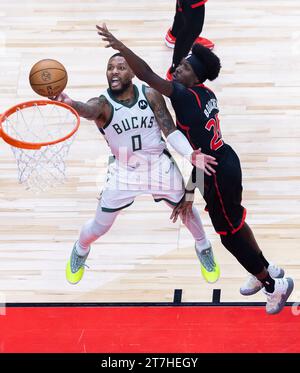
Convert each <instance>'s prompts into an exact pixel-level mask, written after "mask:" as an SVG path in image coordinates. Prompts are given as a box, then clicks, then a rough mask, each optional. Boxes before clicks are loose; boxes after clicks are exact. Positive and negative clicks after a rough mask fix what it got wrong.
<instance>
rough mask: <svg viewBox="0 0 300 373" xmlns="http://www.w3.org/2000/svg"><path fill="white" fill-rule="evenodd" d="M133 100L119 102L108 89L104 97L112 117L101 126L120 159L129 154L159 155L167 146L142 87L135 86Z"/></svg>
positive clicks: (110, 145)
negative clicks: (110, 109) (130, 102)
mask: <svg viewBox="0 0 300 373" xmlns="http://www.w3.org/2000/svg"><path fill="white" fill-rule="evenodd" d="M134 92H135V101H134V102H133V103H132V104H131V105H126V104H124V103H121V102H119V101H118V100H117V99H116V98H114V97H113V95H112V93H111V91H110V89H107V91H105V92H104V94H103V96H105V97H106V99H107V101H108V102H109V103H110V104H111V106H112V118H111V120H110V121H109V123H106V125H105V126H104V127H103V128H102V130H101V132H102V134H103V135H104V137H105V139H106V141H107V143H108V145H109V147H110V149H111V151H112V153H113V155H114V156H115V157H116V158H117V159H119V160H120V161H124V160H125V161H127V160H128V159H130V157H132V156H133V155H134V156H139V155H140V156H142V157H143V158H144V157H145V156H146V157H147V156H149V155H151V154H161V153H162V151H163V150H164V148H165V147H166V145H165V142H164V140H163V139H162V137H161V131H160V128H159V126H158V124H157V122H156V119H155V116H154V113H153V111H152V110H151V108H150V105H149V103H148V101H147V98H146V96H145V93H144V92H145V86H144V85H142V86H136V85H134Z"/></svg>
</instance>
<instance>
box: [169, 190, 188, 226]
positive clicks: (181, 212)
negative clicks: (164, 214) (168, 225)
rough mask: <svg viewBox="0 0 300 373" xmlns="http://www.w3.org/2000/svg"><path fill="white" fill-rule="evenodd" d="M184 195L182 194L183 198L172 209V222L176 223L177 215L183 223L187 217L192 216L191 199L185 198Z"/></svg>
mask: <svg viewBox="0 0 300 373" xmlns="http://www.w3.org/2000/svg"><path fill="white" fill-rule="evenodd" d="M186 196H187V195H185V196H184V198H183V200H182V201H181V202H180V203H179V204H178V205H177V206H176V207H175V208H174V209H173V211H172V214H171V216H170V219H171V220H172V221H173V223H176V221H177V219H178V216H180V217H181V220H182V222H183V224H185V223H186V221H187V220H188V218H191V217H192V216H193V211H192V208H193V201H190V200H187V198H186Z"/></svg>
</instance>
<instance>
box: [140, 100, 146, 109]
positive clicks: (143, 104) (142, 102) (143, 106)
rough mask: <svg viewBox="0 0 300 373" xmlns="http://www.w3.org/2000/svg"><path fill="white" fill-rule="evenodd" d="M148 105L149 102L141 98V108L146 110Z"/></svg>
mask: <svg viewBox="0 0 300 373" xmlns="http://www.w3.org/2000/svg"><path fill="white" fill-rule="evenodd" d="M147 107H148V103H147V101H146V100H140V101H139V108H140V109H142V110H145V109H147Z"/></svg>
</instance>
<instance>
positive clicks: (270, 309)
mask: <svg viewBox="0 0 300 373" xmlns="http://www.w3.org/2000/svg"><path fill="white" fill-rule="evenodd" d="M274 281H275V286H274V292H273V293H268V292H267V291H266V290H265V289H263V292H264V293H265V294H266V296H267V304H266V311H267V313H268V314H269V315H275V314H276V313H279V312H280V311H281V310H282V309H283V307H284V306H285V302H286V301H287V299H288V297H289V296H290V295H291V293H292V291H293V289H294V281H293V280H292V279H291V278H279V279H277V278H276V279H274Z"/></svg>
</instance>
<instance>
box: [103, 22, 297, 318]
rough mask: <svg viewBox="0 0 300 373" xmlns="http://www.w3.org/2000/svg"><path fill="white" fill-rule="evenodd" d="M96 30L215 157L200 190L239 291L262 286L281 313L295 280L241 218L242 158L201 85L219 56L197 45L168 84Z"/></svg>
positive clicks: (196, 143) (215, 69)
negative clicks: (243, 274) (243, 275)
mask: <svg viewBox="0 0 300 373" xmlns="http://www.w3.org/2000/svg"><path fill="white" fill-rule="evenodd" d="M97 28H98V33H99V35H101V36H102V37H103V40H104V41H106V42H108V45H107V46H106V47H112V48H114V49H116V50H119V51H120V53H122V55H123V56H124V57H125V59H126V60H127V62H128V64H129V66H130V67H131V69H132V70H133V71H134V73H135V75H136V76H137V77H138V78H139V79H141V80H143V81H145V82H147V83H148V84H149V85H150V87H153V88H155V89H156V90H157V91H159V92H161V93H162V94H163V95H165V96H167V97H169V98H170V99H171V102H172V106H173V108H174V110H175V113H176V119H177V125H178V128H179V129H180V130H181V131H182V132H183V133H184V134H185V135H186V137H187V139H188V140H189V142H190V143H191V145H192V146H193V147H194V149H197V148H201V150H202V151H203V152H204V153H207V154H210V155H212V156H214V157H215V158H216V159H217V162H218V166H217V167H216V173H215V174H213V175H211V176H208V175H204V190H202V191H201V192H202V194H203V197H204V199H205V201H206V204H207V206H206V208H207V210H208V212H209V216H210V218H211V221H212V224H213V226H214V228H215V230H216V231H217V233H219V235H220V238H221V242H222V244H223V245H224V246H225V248H226V249H227V250H229V251H230V252H231V253H232V254H233V255H234V256H235V257H236V259H237V260H238V261H239V262H240V263H241V265H242V266H243V267H244V268H245V269H246V270H247V271H248V272H250V274H251V276H250V278H249V280H248V282H247V283H246V284H245V285H244V286H243V287H241V289H240V292H241V293H242V294H243V295H251V294H255V293H256V292H257V291H259V290H260V289H261V288H264V289H263V290H264V292H265V293H266V295H267V304H266V311H267V313H269V314H275V313H278V312H280V311H281V309H282V308H283V307H284V305H285V302H286V300H287V299H288V297H289V296H290V294H291V292H292V290H293V287H294V284H293V280H292V279H291V278H284V277H283V276H284V271H283V269H281V268H279V267H277V266H275V265H272V264H270V263H269V262H268V261H267V259H266V258H265V257H264V255H263V253H262V251H261V250H260V248H259V246H258V244H257V242H256V240H255V238H254V235H253V233H252V231H251V229H250V227H249V226H248V225H247V223H246V222H245V218H246V210H245V208H244V207H243V206H242V205H241V200H242V173H241V166H240V161H239V158H238V156H237V155H236V153H235V152H234V150H233V149H232V148H231V147H230V146H229V145H228V144H225V142H224V140H223V139H222V135H221V131H220V124H219V118H218V113H219V109H218V104H217V99H216V96H215V95H214V93H213V92H212V91H211V90H210V89H209V88H207V87H206V86H205V85H204V84H203V83H204V82H205V81H206V80H207V79H208V80H214V79H216V78H217V77H218V75H219V72H220V69H221V64H220V60H219V58H218V57H217V56H216V55H215V54H214V53H213V52H212V51H211V50H209V49H208V48H205V47H203V46H201V45H199V44H195V45H194V46H193V48H192V54H191V56H189V57H187V58H185V59H183V60H182V61H181V63H180V65H179V66H178V67H177V68H176V70H175V72H174V74H173V81H172V82H171V81H167V80H164V79H163V78H161V77H159V76H158V75H157V74H155V73H154V72H153V71H152V69H151V68H150V67H149V65H148V64H147V63H146V62H145V61H144V60H142V59H141V58H140V57H138V56H137V55H136V54H134V53H133V52H132V51H131V50H130V49H129V48H127V47H126V46H125V45H124V44H123V43H121V42H120V41H119V40H117V39H116V38H115V37H114V36H113V35H112V34H111V33H110V32H109V31H108V30H107V28H106V26H105V25H103V26H102V27H100V26H97ZM194 173H195V172H194ZM193 181H194V183H192V184H194V186H193V188H191V185H188V188H191V189H189V190H187V194H186V196H187V197H190V196H191V195H193V192H194V188H195V186H199V187H200V188H201V185H199V178H195V180H193ZM189 184H191V183H189ZM189 199H190V198H186V200H183V201H182V203H181V205H180V206H178V208H177V210H176V211H175V213H174V214H173V215H172V216H171V218H174V219H175V220H176V218H177V216H178V215H179V214H180V213H182V214H187V213H188V211H189V209H190V208H191V206H192V202H191V201H190V200H189Z"/></svg>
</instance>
